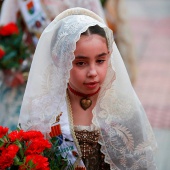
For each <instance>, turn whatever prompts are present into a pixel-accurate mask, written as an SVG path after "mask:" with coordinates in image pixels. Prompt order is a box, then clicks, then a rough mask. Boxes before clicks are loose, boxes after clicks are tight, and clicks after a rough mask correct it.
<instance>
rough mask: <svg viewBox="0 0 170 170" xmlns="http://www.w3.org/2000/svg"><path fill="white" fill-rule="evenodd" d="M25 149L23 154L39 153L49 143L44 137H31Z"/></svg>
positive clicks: (49, 145)
mask: <svg viewBox="0 0 170 170" xmlns="http://www.w3.org/2000/svg"><path fill="white" fill-rule="evenodd" d="M27 146H28V148H27V150H26V152H25V155H32V154H40V153H42V152H43V151H44V150H45V149H46V148H50V147H51V144H50V142H49V141H47V140H45V139H43V138H42V139H40V138H37V139H32V140H31V141H29V142H28V143H27Z"/></svg>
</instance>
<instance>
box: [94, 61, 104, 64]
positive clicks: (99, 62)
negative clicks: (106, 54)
mask: <svg viewBox="0 0 170 170" xmlns="http://www.w3.org/2000/svg"><path fill="white" fill-rule="evenodd" d="M105 61H106V60H97V61H96V62H97V63H98V64H102V63H104V62H105Z"/></svg>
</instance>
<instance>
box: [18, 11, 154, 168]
mask: <svg viewBox="0 0 170 170" xmlns="http://www.w3.org/2000/svg"><path fill="white" fill-rule="evenodd" d="M93 25H99V26H100V27H102V28H104V30H105V32H106V35H107V40H108V46H109V50H110V51H111V55H110V60H109V67H108V71H107V75H106V79H105V81H104V83H103V84H102V87H101V91H100V93H99V97H98V100H97V104H96V106H95V108H94V109H93V120H92V122H93V124H94V125H95V126H96V127H97V128H99V129H100V134H101V135H100V138H99V143H100V144H101V151H102V152H103V153H104V155H105V162H107V163H109V164H110V168H111V170H115V169H120V170H124V169H127V170H138V169H140V170H142V169H148V170H154V169H156V167H155V164H154V161H153V151H154V150H155V148H156V142H155V139H154V135H153V132H152V129H151V126H150V124H149V122H148V119H147V116H146V114H145V111H144V109H143V107H142V105H141V103H140V101H139V100H138V97H137V96H136V94H135V92H134V90H133V87H132V85H131V83H130V80H129V77H128V74H127V71H126V69H125V66H124V63H123V61H122V59H121V56H120V53H119V51H118V49H117V47H116V44H115V42H114V40H113V34H112V31H111V30H110V29H109V28H108V27H107V26H106V25H105V23H104V22H103V20H102V19H101V18H100V17H99V16H98V15H96V14H95V13H93V12H91V11H89V10H87V9H83V8H71V9H68V10H66V11H64V12H62V13H61V14H59V15H58V16H57V17H56V18H55V19H54V20H53V21H52V22H51V23H50V24H49V25H48V26H47V27H46V29H45V30H44V32H43V33H42V35H41V37H40V40H39V42H38V45H37V48H36V51H35V55H34V57H33V61H32V65H31V69H30V73H29V78H28V82H27V87H26V91H25V94H24V98H23V103H22V106H21V113H20V117H19V124H21V127H22V129H24V130H28V129H35V130H40V131H41V132H43V133H44V134H48V133H49V132H50V131H51V126H52V124H53V123H54V122H55V120H56V116H58V115H59V114H60V113H61V112H63V110H62V109H63V107H64V110H66V114H65V115H66V117H67V116H68V114H69V111H68V110H69V109H68V106H67V104H66V100H67V97H66V89H67V83H68V81H69V76H70V75H69V72H70V70H71V68H72V61H73V60H74V51H75V48H76V42H77V41H78V40H79V38H80V35H81V33H82V32H84V31H85V30H87V28H88V27H89V26H93ZM63 120H64V119H63ZM61 121H62V120H61ZM64 121H65V124H67V125H68V127H67V128H68V129H67V131H66V132H67V133H69V135H70V136H72V134H71V129H72V127H71V126H69V124H70V123H69V122H68V121H69V119H67V120H66V119H65V120H64ZM61 124H62V122H61ZM79 152H80V151H79ZM79 154H80V153H79ZM80 155H81V154H80Z"/></svg>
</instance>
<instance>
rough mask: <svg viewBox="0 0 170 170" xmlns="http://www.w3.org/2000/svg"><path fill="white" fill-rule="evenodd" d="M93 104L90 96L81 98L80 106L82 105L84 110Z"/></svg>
mask: <svg viewBox="0 0 170 170" xmlns="http://www.w3.org/2000/svg"><path fill="white" fill-rule="evenodd" d="M91 104H92V101H91V100H90V99H88V98H82V99H81V100H80V106H81V107H82V108H83V109H84V110H86V109H88V108H89V107H90V106H91Z"/></svg>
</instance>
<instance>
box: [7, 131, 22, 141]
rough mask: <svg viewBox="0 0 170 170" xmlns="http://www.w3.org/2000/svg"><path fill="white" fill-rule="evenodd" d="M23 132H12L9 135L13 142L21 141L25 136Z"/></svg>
mask: <svg viewBox="0 0 170 170" xmlns="http://www.w3.org/2000/svg"><path fill="white" fill-rule="evenodd" d="M23 133H24V132H23V130H20V131H18V130H15V131H12V132H11V133H10V134H9V139H10V141H11V142H14V141H16V140H21V139H22V135H23Z"/></svg>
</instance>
